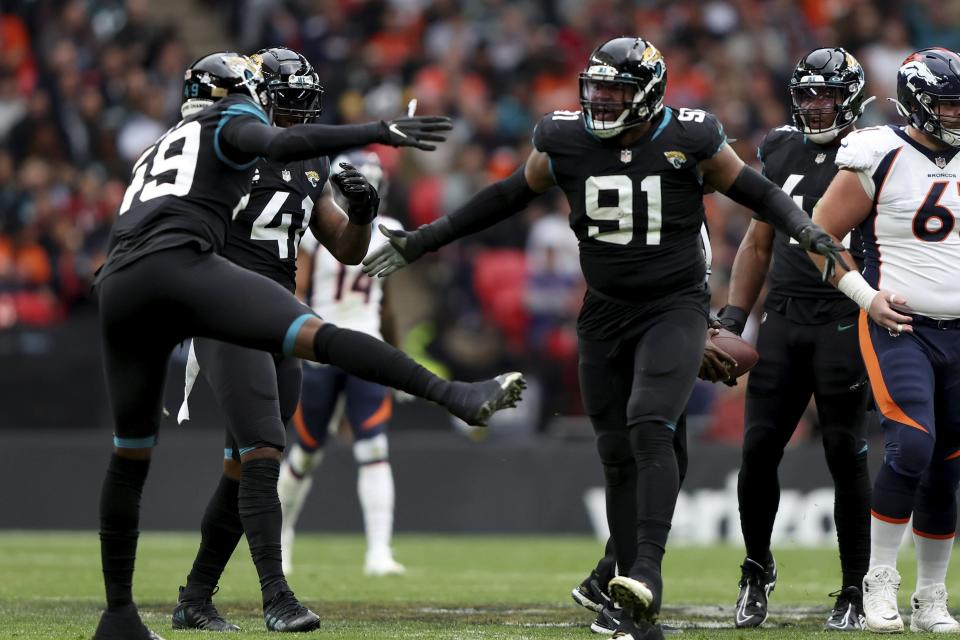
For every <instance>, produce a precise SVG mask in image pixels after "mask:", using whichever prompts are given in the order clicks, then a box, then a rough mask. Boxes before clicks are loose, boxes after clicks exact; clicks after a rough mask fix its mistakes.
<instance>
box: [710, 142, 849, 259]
mask: <svg viewBox="0 0 960 640" xmlns="http://www.w3.org/2000/svg"><path fill="white" fill-rule="evenodd" d="M699 167H700V171H701V172H702V173H703V177H704V179H705V180H706V182H707V183H709V184H710V185H712V186H713V187H715V188H716V189H717V191H720V192H721V193H724V194H726V196H727V197H729V198H730V199H731V200H733V201H734V202H737V203H739V204H742V205H743V206H745V207H747V208H749V209H752V210H753V211H754V212H756V213H757V214H758V215H760V216H761V219H762V220H763V221H764V222H769V223H771V224H772V225H774V226H775V227H777V228H778V229H781V230H782V231H784V232H785V233H786V234H788V235H789V236H790V237H791V238H795V239H796V240H797V241H798V242H799V243H800V247H801V248H803V249H806V250H807V251H813V252H815V253H819V254H821V255H824V256H827V261H826V263H827V264H826V271H825V272H824V277H826V276H827V275H829V273H832V269H833V264H834V263H835V262H837V261H839V262H840V264H841V265H842V266H843V267H844V269H845V270H849V269H850V267H848V266H847V264H849V263H845V262H843V259H842V258H841V257H840V253H841V252H842V251H843V246H842V245H841V244H840V243H838V242H837V241H836V240H834V239H833V238H831V237H830V236H829V234H827V233H826V232H825V231H824V230H823V229H821V228H820V227H818V226H817V225H815V224H814V223H813V222H811V220H810V218H809V216H807V214H806V213H805V212H804V211H803V209H801V208H800V207H798V206H797V204H796V203H795V202H794V201H793V200H792V199H791V198H790V196H788V195H787V194H786V193H784V192H783V190H782V189H781V188H780V187H778V186H777V185H775V184H774V183H772V182H770V181H769V180H767V179H766V178H765V177H763V176H762V175H761V174H760V173H759V172H757V171H756V170H755V169H752V168H751V167H748V166H747V165H745V164H744V163H743V161H742V160H741V159H740V158H739V157H737V154H736V153H734V152H733V149H731V148H730V147H729V146H728V145H723V146H722V147H721V148H720V151H718V152H717V153H716V155H714V156H713V157H712V158H708V159H706V160H702V161H701V162H700V164H699ZM828 272H829V273H828Z"/></svg>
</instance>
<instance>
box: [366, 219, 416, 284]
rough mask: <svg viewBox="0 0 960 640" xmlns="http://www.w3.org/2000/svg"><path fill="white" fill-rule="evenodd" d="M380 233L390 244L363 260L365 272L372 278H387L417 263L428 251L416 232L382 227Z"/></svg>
mask: <svg viewBox="0 0 960 640" xmlns="http://www.w3.org/2000/svg"><path fill="white" fill-rule="evenodd" d="M380 233H382V234H383V235H385V236H386V237H387V240H389V243H387V244H385V245H383V246H382V247H380V248H379V249H377V250H376V251H374V252H373V253H371V254H370V255H369V256H367V257H366V258H364V260H363V272H364V273H365V274H367V275H368V276H370V277H373V276H379V277H381V278H385V277H387V276H388V275H390V274H391V273H393V272H394V271H399V270H400V269H403V268H404V267H405V266H407V265H408V264H410V263H411V262H416V261H417V260H418V259H419V258H420V257H421V256H423V254H425V253H426V252H427V250H426V249H425V248H424V247H423V242H422V241H421V240H420V236H418V235H417V232H416V231H404V230H403V229H388V228H386V227H385V226H383V225H382V224H381V225H380Z"/></svg>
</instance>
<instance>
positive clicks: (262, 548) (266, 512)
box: [237, 458, 289, 602]
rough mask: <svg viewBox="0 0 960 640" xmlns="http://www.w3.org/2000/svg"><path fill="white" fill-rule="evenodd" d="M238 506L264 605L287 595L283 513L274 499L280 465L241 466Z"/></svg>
mask: <svg viewBox="0 0 960 640" xmlns="http://www.w3.org/2000/svg"><path fill="white" fill-rule="evenodd" d="M241 468H242V471H241V475H240V492H239V497H238V500H237V502H238V505H239V511H240V520H241V521H242V522H243V530H244V532H246V534H247V544H249V545H250V555H251V556H252V557H253V564H254V565H256V567H257V575H259V576H260V590H261V591H262V593H263V601H264V602H267V601H268V600H270V598H272V597H273V596H275V595H276V594H277V593H279V592H280V591H286V590H288V589H289V587H287V581H286V580H285V579H284V577H283V566H282V564H281V559H280V527H281V525H282V517H283V516H282V512H281V511H280V498H279V497H277V478H278V477H279V476H280V461H279V460H271V459H269V458H258V459H256V460H249V461H247V462H244V463H242V465H241Z"/></svg>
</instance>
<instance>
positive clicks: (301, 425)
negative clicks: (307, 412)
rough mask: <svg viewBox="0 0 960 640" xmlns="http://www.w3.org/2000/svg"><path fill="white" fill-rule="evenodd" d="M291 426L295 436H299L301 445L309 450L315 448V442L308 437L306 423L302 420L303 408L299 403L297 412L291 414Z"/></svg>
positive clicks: (312, 438) (310, 436)
mask: <svg viewBox="0 0 960 640" xmlns="http://www.w3.org/2000/svg"><path fill="white" fill-rule="evenodd" d="M293 426H294V427H296V429H297V435H298V436H300V441H301V442H302V443H303V444H305V445H307V446H308V447H310V448H311V449H316V448H317V441H316V439H315V438H314V437H313V436H312V435H310V430H309V429H307V422H306V420H304V419H303V407H302V406H301V405H300V403H297V410H296V412H294V414H293Z"/></svg>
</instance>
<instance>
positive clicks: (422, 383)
mask: <svg viewBox="0 0 960 640" xmlns="http://www.w3.org/2000/svg"><path fill="white" fill-rule="evenodd" d="M313 351H314V354H315V355H316V357H317V362H322V363H324V364H332V365H334V366H336V367H339V368H341V369H343V370H344V371H346V372H347V373H350V374H353V375H355V376H357V377H359V378H363V379H364V380H370V381H371V382H377V383H380V384H382V385H384V386H387V387H393V388H394V389H400V390H401V391H406V392H407V393H411V394H413V395H415V396H419V397H421V398H426V399H427V400H431V401H433V402H436V403H439V404H447V399H448V396H449V394H450V393H451V388H452V386H453V385H454V384H455V383H450V382H448V381H446V380H444V379H442V378H438V377H437V376H435V375H434V374H432V373H430V372H429V371H427V370H426V369H424V368H423V367H421V366H420V365H419V364H417V363H416V362H414V361H413V360H412V359H411V358H409V357H408V356H407V355H406V354H405V353H403V352H402V351H399V350H398V349H395V348H394V347H392V346H390V345H389V344H387V343H386V342H384V341H382V340H377V339H376V338H373V337H372V336H368V335H367V334H365V333H361V332H359V331H352V330H350V329H341V328H340V327H337V326H335V325H332V324H329V323H324V324H323V326H322V327H320V329H319V330H318V331H317V334H316V336H315V337H314V339H313Z"/></svg>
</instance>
